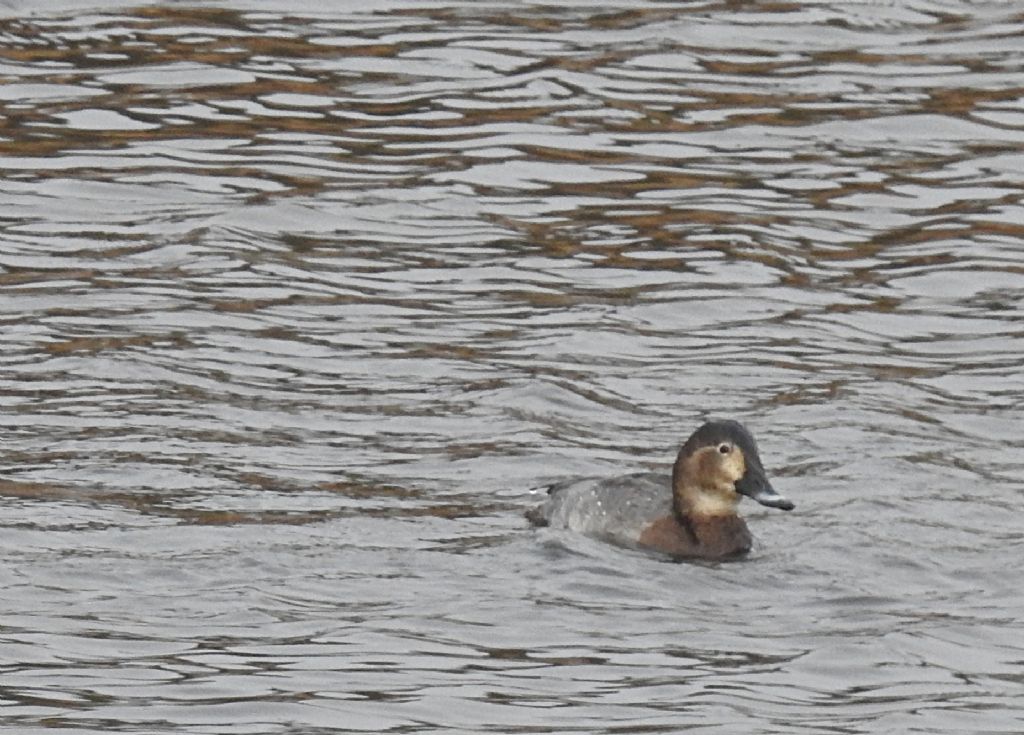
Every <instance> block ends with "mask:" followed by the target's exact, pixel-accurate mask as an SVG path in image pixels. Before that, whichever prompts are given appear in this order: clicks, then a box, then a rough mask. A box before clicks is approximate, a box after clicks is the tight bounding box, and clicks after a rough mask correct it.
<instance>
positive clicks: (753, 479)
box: [736, 470, 796, 510]
mask: <svg viewBox="0 0 1024 735" xmlns="http://www.w3.org/2000/svg"><path fill="white" fill-rule="evenodd" d="M736 492H738V493H740V494H741V495H746V496H747V497H748V498H753V499H754V500H756V501H757V502H759V503H760V504H761V505H767V506H768V507H769V508H778V509H779V510H793V508H795V507H796V506H795V505H793V501H792V500H789V499H788V498H786V497H785V496H784V495H779V494H778V493H777V492H775V488H773V487H772V486H771V483H769V482H768V479H767V478H766V477H764V475H762V474H761V473H759V472H754V471H750V470H748V471H747V474H745V475H744V476H743V477H741V478H740V480H739V482H737V483H736Z"/></svg>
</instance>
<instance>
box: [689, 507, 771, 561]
mask: <svg viewBox="0 0 1024 735" xmlns="http://www.w3.org/2000/svg"><path fill="white" fill-rule="evenodd" d="M676 520H677V521H679V525H680V526H681V527H682V528H683V529H684V530H685V531H686V534H687V535H688V536H689V537H690V539H691V540H692V541H693V543H694V545H695V546H696V547H697V549H698V550H699V551H700V554H701V555H702V556H707V557H709V558H710V557H723V556H733V555H736V554H746V553H747V552H748V551H750V547H751V546H753V543H754V540H753V538H752V537H751V535H750V530H749V529H748V528H747V524H746V523H745V522H744V521H743V519H742V518H740V517H739V516H737V515H732V516H695V515H690V516H682V517H680V516H677V517H676Z"/></svg>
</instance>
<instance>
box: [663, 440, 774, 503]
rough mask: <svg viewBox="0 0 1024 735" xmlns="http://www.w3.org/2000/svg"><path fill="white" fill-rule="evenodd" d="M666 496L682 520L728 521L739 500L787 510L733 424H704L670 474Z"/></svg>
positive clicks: (753, 448)
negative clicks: (724, 517)
mask: <svg viewBox="0 0 1024 735" xmlns="http://www.w3.org/2000/svg"><path fill="white" fill-rule="evenodd" d="M672 493H673V497H674V501H675V507H676V512H678V513H680V514H682V515H687V516H693V515H699V516H722V515H734V514H735V513H736V505H737V504H738V503H739V501H740V496H741V495H746V496H747V497H748V498H753V499H754V500H756V501H757V502H759V503H760V504H761V505H767V506H768V507H770V508H781V509H782V510H792V509H793V503H792V502H791V501H789V500H787V499H786V498H784V497H783V496H782V495H779V494H778V493H777V492H775V488H773V487H772V486H771V483H769V482H768V477H767V476H766V475H765V472H764V466H763V465H762V464H761V457H760V455H759V454H758V452H757V443H756V442H755V441H754V437H753V436H752V435H751V433H750V432H749V431H747V429H746V428H745V427H744V426H743V424H741V423H739V422H738V421H709V422H707V423H706V424H704V425H703V426H701V427H700V428H699V429H697V430H696V431H695V432H693V434H691V435H690V438H689V439H687V440H686V443H685V444H683V446H682V448H681V449H680V450H679V456H678V457H677V458H676V463H675V466H674V467H673V468H672Z"/></svg>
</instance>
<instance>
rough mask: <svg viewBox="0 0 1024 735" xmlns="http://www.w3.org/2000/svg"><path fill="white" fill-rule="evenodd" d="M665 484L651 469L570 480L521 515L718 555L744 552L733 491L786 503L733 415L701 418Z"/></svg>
mask: <svg viewBox="0 0 1024 735" xmlns="http://www.w3.org/2000/svg"><path fill="white" fill-rule="evenodd" d="M669 490H670V488H668V487H666V482H665V479H664V478H663V477H662V476H660V475H658V474H656V473H639V474H634V475H627V476H625V477H617V478H608V479H592V480H573V481H570V482H566V483H560V484H557V485H554V486H552V487H551V488H550V489H549V490H548V493H549V497H548V499H547V500H546V502H544V503H543V504H542V505H539V506H537V507H536V508H533V509H531V510H529V511H528V512H527V514H526V515H527V517H528V518H529V519H530V520H531V521H532V522H533V523H534V524H536V525H538V526H554V527H558V528H568V529H571V530H574V531H578V532H580V533H584V534H587V535H589V536H595V537H598V538H601V539H603V540H606V541H609V542H611V543H614V544H618V545H620V546H627V547H631V548H640V549H647V550H651V551H657V552H661V553H664V554H668V555H670V556H673V557H678V558H685V557H690V558H700V559H722V558H726V557H731V556H739V555H742V554H746V553H747V552H748V551H750V547H751V544H752V539H751V536H750V531H749V530H747V524H746V523H744V521H743V519H742V518H740V516H739V515H738V514H737V512H736V507H737V505H739V501H740V496H741V495H746V496H747V497H749V498H753V499H754V500H756V501H757V502H759V503H761V504H762V505H767V506H768V507H770V508H781V509H782V510H792V509H793V503H791V502H790V501H789V500H787V499H786V498H784V497H783V496H781V495H779V494H778V493H777V492H775V490H774V488H772V486H771V484H770V483H769V482H768V478H767V477H766V476H765V472H764V467H763V466H762V465H761V457H760V456H759V455H758V453H757V444H756V442H755V441H754V437H753V436H751V434H750V432H749V431H747V430H746V428H745V427H744V426H743V425H742V424H740V423H739V422H736V421H709V422H708V423H706V424H704V425H703V426H701V427H700V428H699V429H697V430H696V431H695V432H693V434H692V435H691V436H690V438H689V439H687V440H686V443H685V444H683V446H682V448H681V449H680V450H679V456H678V457H676V463H675V465H674V466H673V467H672V486H671V492H669Z"/></svg>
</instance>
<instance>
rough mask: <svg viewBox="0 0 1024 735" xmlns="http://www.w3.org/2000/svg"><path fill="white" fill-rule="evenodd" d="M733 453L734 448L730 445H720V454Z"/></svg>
mask: <svg viewBox="0 0 1024 735" xmlns="http://www.w3.org/2000/svg"><path fill="white" fill-rule="evenodd" d="M731 451H732V447H730V446H729V445H728V444H719V445H718V452H719V453H720V454H728V453H729V452H731Z"/></svg>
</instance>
